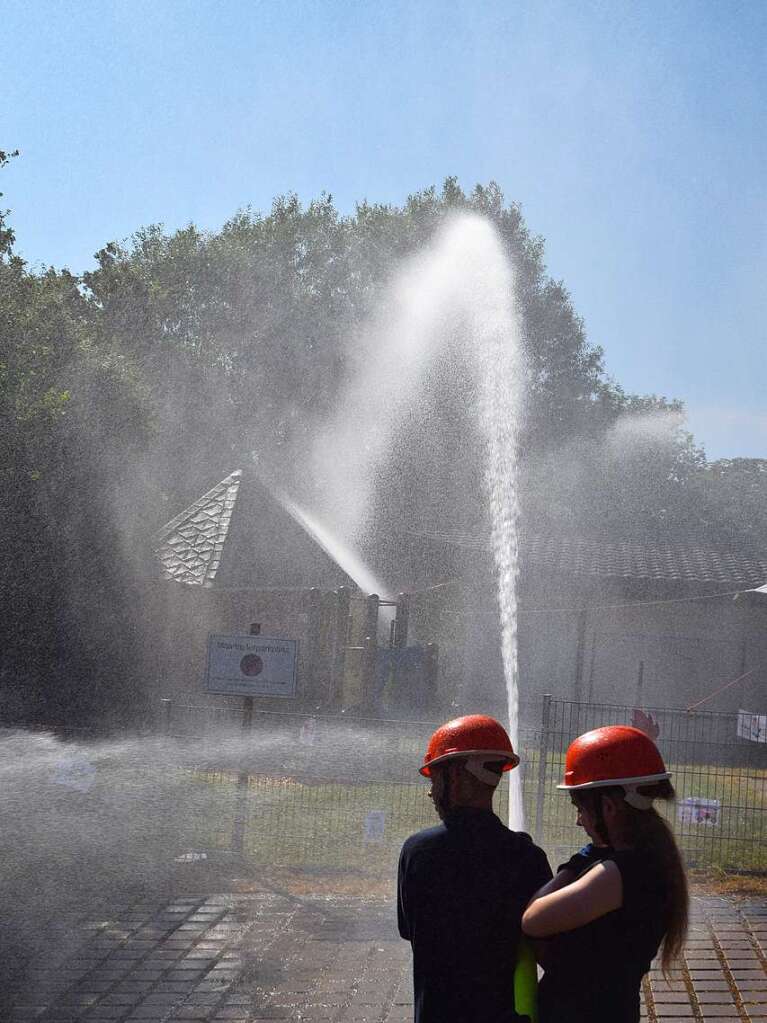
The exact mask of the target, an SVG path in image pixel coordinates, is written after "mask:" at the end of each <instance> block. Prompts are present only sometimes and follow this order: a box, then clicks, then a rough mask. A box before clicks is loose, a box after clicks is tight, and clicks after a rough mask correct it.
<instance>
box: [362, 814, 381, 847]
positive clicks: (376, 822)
mask: <svg viewBox="0 0 767 1023" xmlns="http://www.w3.org/2000/svg"><path fill="white" fill-rule="evenodd" d="M385 828H386V811H385V810H371V811H370V813H369V814H368V815H367V817H366V818H365V841H366V842H383V837H384V830H385Z"/></svg>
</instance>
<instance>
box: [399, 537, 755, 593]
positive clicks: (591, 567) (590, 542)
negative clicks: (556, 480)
mask: <svg viewBox="0 0 767 1023" xmlns="http://www.w3.org/2000/svg"><path fill="white" fill-rule="evenodd" d="M417 535H421V536H423V537H425V538H428V539H433V540H436V541H438V542H441V543H444V544H451V545H455V546H458V547H465V548H467V549H469V550H488V549H489V547H490V544H489V541H488V540H487V539H486V538H485V537H478V536H472V535H469V534H466V533H450V532H443V533H426V532H424V533H419V534H417ZM520 554H521V561H522V565H523V567H527V568H538V569H545V570H547V571H551V572H560V573H563V574H564V573H566V574H568V575H581V576H598V577H601V578H613V579H656V580H667V581H678V582H705V583H722V584H727V585H730V584H732V585H733V586H756V585H759V584H760V583H763V582H764V580H765V579H767V544H765V545H764V546H763V547H758V546H756V545H745V544H744V545H739V546H735V545H733V546H721V545H720V546H710V545H706V544H703V543H690V544H683V543H656V542H649V541H635V540H622V541H616V540H599V539H586V538H582V537H567V538H564V537H553V536H543V535H536V534H532V535H531V534H529V533H528V534H525V535H524V536H523V537H522V539H521V542H520Z"/></svg>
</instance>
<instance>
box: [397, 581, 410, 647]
mask: <svg viewBox="0 0 767 1023" xmlns="http://www.w3.org/2000/svg"><path fill="white" fill-rule="evenodd" d="M409 618H410V597H409V595H408V594H407V593H400V594H399V596H398V597H397V611H396V614H395V616H394V621H395V626H394V644H393V645H394V646H395V647H396V648H397V649H398V650H402V649H404V648H405V647H406V646H407V629H408V621H409Z"/></svg>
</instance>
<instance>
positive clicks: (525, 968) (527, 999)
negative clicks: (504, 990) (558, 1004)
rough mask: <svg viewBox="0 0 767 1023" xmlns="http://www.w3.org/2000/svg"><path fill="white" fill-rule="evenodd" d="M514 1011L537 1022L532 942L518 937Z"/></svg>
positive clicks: (532, 1021)
mask: <svg viewBox="0 0 767 1023" xmlns="http://www.w3.org/2000/svg"><path fill="white" fill-rule="evenodd" d="M514 1011H515V1012H516V1014H517V1015H518V1016H527V1017H528V1019H529V1020H530V1023H538V964H537V963H536V961H535V953H534V952H533V946H532V944H531V943H530V942H529V941H528V940H527V938H523V937H520V939H519V946H518V948H517V961H516V963H515V964H514Z"/></svg>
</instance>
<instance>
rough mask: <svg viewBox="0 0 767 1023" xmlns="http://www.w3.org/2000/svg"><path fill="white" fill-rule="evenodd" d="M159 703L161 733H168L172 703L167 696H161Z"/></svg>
mask: <svg viewBox="0 0 767 1023" xmlns="http://www.w3.org/2000/svg"><path fill="white" fill-rule="evenodd" d="M160 704H161V706H162V734H163V735H170V715H171V709H172V706H173V704H172V702H171V701H170V700H169V699H168V698H167V697H163V699H162V700H160Z"/></svg>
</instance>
